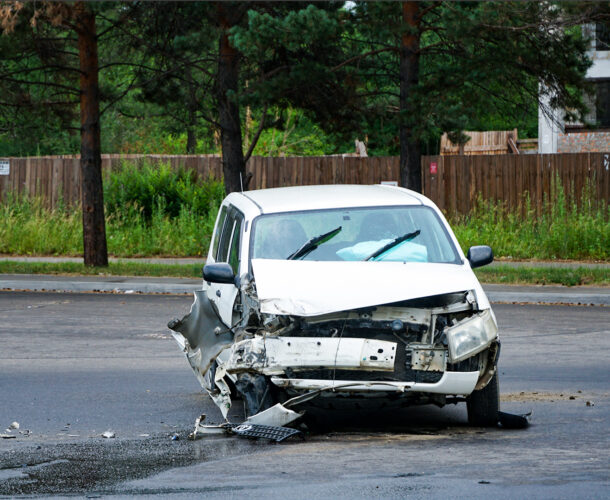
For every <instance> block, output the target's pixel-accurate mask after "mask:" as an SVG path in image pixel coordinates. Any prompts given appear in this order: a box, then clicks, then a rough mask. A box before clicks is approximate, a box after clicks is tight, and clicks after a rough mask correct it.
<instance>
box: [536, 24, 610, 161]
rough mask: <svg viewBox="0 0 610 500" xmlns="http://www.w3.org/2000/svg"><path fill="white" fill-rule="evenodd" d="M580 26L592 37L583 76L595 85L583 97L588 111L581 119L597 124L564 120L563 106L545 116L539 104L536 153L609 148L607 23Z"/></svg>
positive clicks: (609, 39) (609, 46) (609, 32)
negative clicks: (590, 92)
mask: <svg viewBox="0 0 610 500" xmlns="http://www.w3.org/2000/svg"><path fill="white" fill-rule="evenodd" d="M583 30H584V33H585V34H586V35H588V36H591V38H592V43H591V50H590V52H589V53H588V54H589V57H590V58H591V59H592V61H593V65H592V66H591V67H590V68H589V70H588V71H587V76H586V78H587V80H589V81H591V82H593V84H594V87H595V95H594V96H590V97H589V96H587V97H586V98H587V99H588V101H589V103H588V104H589V107H590V109H591V111H590V113H589V114H588V115H587V116H586V117H585V122H586V123H587V124H594V125H597V127H596V128H595V129H591V128H585V126H584V124H582V123H564V122H563V114H564V113H563V110H560V109H557V110H553V117H548V116H546V115H545V114H544V113H543V111H542V107H539V109H538V152H539V153H579V152H600V151H610V26H608V25H604V24H597V25H586V26H584V27H583ZM593 35H595V36H593ZM547 102H548V101H547Z"/></svg>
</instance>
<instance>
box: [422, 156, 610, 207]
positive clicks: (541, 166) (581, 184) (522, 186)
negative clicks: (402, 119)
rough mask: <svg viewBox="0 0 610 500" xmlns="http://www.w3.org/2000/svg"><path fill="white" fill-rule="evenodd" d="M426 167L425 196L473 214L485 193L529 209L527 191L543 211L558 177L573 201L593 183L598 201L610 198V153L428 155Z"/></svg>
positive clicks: (551, 198)
mask: <svg viewBox="0 0 610 500" xmlns="http://www.w3.org/2000/svg"><path fill="white" fill-rule="evenodd" d="M421 167H422V183H423V192H424V194H425V195H426V196H428V197H429V198H431V199H432V200H434V202H435V203H436V204H437V205H438V206H439V208H441V209H442V210H443V211H444V212H446V213H449V214H467V213H469V212H470V211H471V209H472V208H473V207H474V206H475V204H476V202H477V198H479V197H481V198H483V199H484V200H496V201H502V202H504V203H505V204H506V206H507V207H508V208H511V209H523V208H524V203H523V202H524V200H525V196H526V194H527V196H529V199H530V203H531V207H532V208H533V209H535V210H536V212H537V213H538V214H540V212H541V209H542V207H543V205H544V203H545V202H546V201H548V202H551V203H552V202H554V201H555V197H556V196H557V189H556V187H557V185H556V183H555V180H556V179H557V180H559V182H560V184H561V186H562V187H563V189H564V192H565V193H566V194H567V196H568V198H569V200H570V201H572V199H573V201H575V202H576V203H580V201H581V196H582V194H583V188H585V186H589V187H590V188H591V193H590V195H591V198H592V199H593V201H603V202H605V203H606V204H608V203H609V202H610V153H565V154H549V155H531V154H530V155H512V154H507V155H490V156H470V155H466V156H424V157H423V158H422V165H421Z"/></svg>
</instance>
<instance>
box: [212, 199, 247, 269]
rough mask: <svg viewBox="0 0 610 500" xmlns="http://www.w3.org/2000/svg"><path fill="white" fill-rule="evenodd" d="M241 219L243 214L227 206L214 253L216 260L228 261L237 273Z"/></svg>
mask: <svg viewBox="0 0 610 500" xmlns="http://www.w3.org/2000/svg"><path fill="white" fill-rule="evenodd" d="M243 221H244V216H243V214H242V213H241V212H239V211H238V210H237V209H235V208H233V207H229V209H228V210H227V214H226V216H225V219H224V224H223V229H222V234H221V235H220V238H219V242H218V250H217V252H216V255H215V259H216V262H228V263H229V264H230V265H231V267H232V268H233V272H234V273H237V271H238V268H239V249H240V244H241V229H242V226H243Z"/></svg>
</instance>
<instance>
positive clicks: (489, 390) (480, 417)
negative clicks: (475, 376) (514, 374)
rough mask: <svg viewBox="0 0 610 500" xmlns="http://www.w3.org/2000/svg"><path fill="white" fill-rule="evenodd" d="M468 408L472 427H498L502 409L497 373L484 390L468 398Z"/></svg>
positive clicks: (475, 392)
mask: <svg viewBox="0 0 610 500" xmlns="http://www.w3.org/2000/svg"><path fill="white" fill-rule="evenodd" d="M466 407H467V408H468V422H469V423H470V425H475V426H477V427H495V426H496V425H497V423H498V410H499V409H500V384H499V381H498V372H497V371H496V373H495V374H494V376H493V377H492V378H491V380H490V381H489V383H488V384H487V385H486V386H485V387H483V389H481V390H479V391H473V393H472V394H471V395H470V396H468V397H467V398H466Z"/></svg>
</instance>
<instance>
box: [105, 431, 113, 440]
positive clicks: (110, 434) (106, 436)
mask: <svg viewBox="0 0 610 500" xmlns="http://www.w3.org/2000/svg"><path fill="white" fill-rule="evenodd" d="M102 437H103V438H106V439H112V438H115V437H116V434H115V433H114V432H112V431H106V432H104V433H103V434H102Z"/></svg>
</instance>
